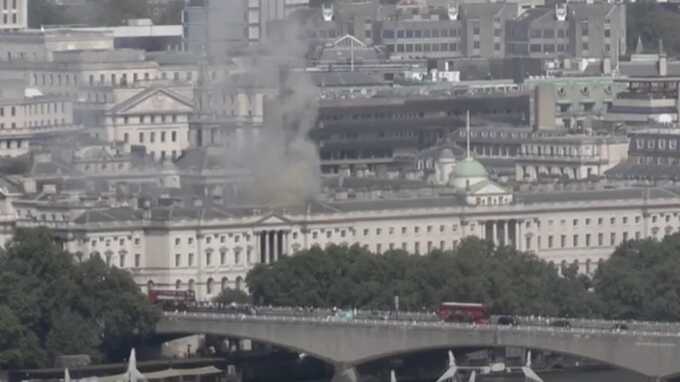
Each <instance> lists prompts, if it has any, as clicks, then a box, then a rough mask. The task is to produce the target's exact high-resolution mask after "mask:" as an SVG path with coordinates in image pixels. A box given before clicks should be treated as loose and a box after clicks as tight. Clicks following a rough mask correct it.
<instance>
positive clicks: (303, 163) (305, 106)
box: [238, 24, 321, 205]
mask: <svg viewBox="0 0 680 382" xmlns="http://www.w3.org/2000/svg"><path fill="white" fill-rule="evenodd" d="M301 30H302V27H301V26H299V25H296V24H291V25H288V26H287V30H286V33H285V36H286V39H285V41H284V42H283V43H282V41H276V42H272V43H269V44H266V45H265V54H257V55H255V56H252V57H250V59H251V60H250V63H251V64H252V68H253V70H254V72H255V73H256V75H257V76H263V77H264V76H266V74H269V75H271V74H273V73H276V74H278V73H280V72H282V71H283V72H286V69H284V68H290V67H295V68H304V56H305V54H306V52H307V45H306V43H305V42H304V41H302V40H301V39H300V37H299V36H301V35H302V34H301V33H300V31H301ZM282 69H283V70H282ZM279 80H280V83H279V85H280V86H279V93H280V94H279V97H277V98H276V99H274V100H270V101H271V102H270V104H269V106H270V108H269V109H268V110H265V113H266V114H267V115H266V116H265V125H264V126H263V128H262V129H261V131H260V133H259V134H258V136H257V137H256V138H255V139H252V140H251V141H250V142H248V143H246V147H242V148H239V150H238V151H239V152H242V153H244V156H245V158H246V160H245V161H244V163H246V166H247V168H248V169H249V170H250V171H251V172H252V174H253V179H254V185H253V189H252V195H250V196H251V197H253V198H254V199H255V201H256V202H257V203H259V204H266V205H301V204H303V203H305V202H306V201H308V200H309V199H312V198H314V197H315V196H316V195H317V194H318V193H319V192H320V189H321V185H320V159H319V155H318V150H317V147H316V145H315V144H314V143H313V142H311V141H310V140H309V132H310V130H311V129H312V128H313V127H314V125H315V123H316V119H317V113H318V99H319V92H318V89H317V88H316V86H315V85H314V83H313V82H312V80H311V78H310V76H309V75H308V74H307V73H306V72H305V71H304V70H292V72H289V73H287V74H285V73H284V74H283V75H282V78H280V79H279ZM272 116H273V117H272Z"/></svg>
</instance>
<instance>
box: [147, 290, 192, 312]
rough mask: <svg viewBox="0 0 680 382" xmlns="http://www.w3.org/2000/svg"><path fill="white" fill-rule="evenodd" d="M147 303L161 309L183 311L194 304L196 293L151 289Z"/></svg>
mask: <svg viewBox="0 0 680 382" xmlns="http://www.w3.org/2000/svg"><path fill="white" fill-rule="evenodd" d="M149 301H150V302H151V303H152V304H158V305H161V306H162V307H163V308H171V309H185V308H187V307H189V306H191V305H193V304H194V303H195V302H196V293H194V291H193V290H164V289H152V290H150V291H149Z"/></svg>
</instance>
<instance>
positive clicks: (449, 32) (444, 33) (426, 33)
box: [382, 28, 460, 39]
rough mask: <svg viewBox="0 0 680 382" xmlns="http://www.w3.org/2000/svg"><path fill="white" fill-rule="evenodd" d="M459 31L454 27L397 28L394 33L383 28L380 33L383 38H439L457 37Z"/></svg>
mask: <svg viewBox="0 0 680 382" xmlns="http://www.w3.org/2000/svg"><path fill="white" fill-rule="evenodd" d="M459 35H460V31H459V30H458V29H455V28H445V29H422V30H420V29H415V30H412V29H407V30H403V29H400V30H397V31H396V33H395V31H394V30H392V29H385V30H384V31H383V33H382V36H383V38H384V39H393V38H395V36H396V38H440V37H458V36H459Z"/></svg>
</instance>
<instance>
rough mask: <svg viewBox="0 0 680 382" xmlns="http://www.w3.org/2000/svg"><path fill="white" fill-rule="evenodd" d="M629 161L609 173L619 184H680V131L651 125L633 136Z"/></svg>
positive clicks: (632, 133)
mask: <svg viewBox="0 0 680 382" xmlns="http://www.w3.org/2000/svg"><path fill="white" fill-rule="evenodd" d="M629 137H630V147H629V150H628V160H627V161H625V162H623V163H621V164H619V165H618V166H616V167H614V168H613V169H611V170H609V171H607V177H608V178H610V179H615V180H642V181H650V182H657V181H660V182H668V181H670V182H677V181H678V180H680V169H679V168H678V164H680V140H679V139H680V131H679V130H678V129H677V128H675V127H673V126H668V125H658V124H657V125H654V124H652V125H649V126H648V127H647V128H643V129H639V130H635V131H632V132H630V133H629Z"/></svg>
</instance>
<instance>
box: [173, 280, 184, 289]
mask: <svg viewBox="0 0 680 382" xmlns="http://www.w3.org/2000/svg"><path fill="white" fill-rule="evenodd" d="M175 289H177V290H180V289H182V280H177V281H175Z"/></svg>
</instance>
